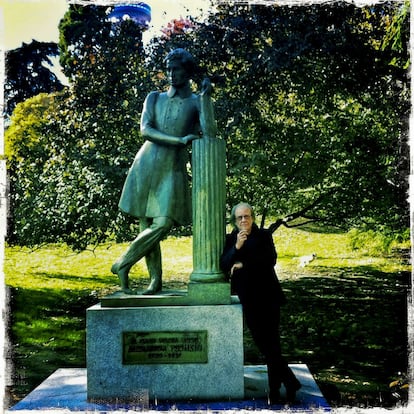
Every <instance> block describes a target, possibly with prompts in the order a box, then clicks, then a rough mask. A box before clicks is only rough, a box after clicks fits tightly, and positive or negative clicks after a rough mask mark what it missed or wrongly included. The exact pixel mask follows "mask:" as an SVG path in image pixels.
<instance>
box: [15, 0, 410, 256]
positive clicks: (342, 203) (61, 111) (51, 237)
mask: <svg viewBox="0 0 414 414" xmlns="http://www.w3.org/2000/svg"><path fill="white" fill-rule="evenodd" d="M400 6H401V4H398V3H396V2H390V3H380V4H376V5H372V6H366V7H356V6H355V5H353V4H349V3H347V2H341V3H337V4H335V5H332V4H325V3H324V4H318V5H315V4H314V5H307V6H296V7H293V6H292V7H288V6H277V5H269V6H259V5H248V4H240V3H235V4H232V3H222V2H220V3H219V4H218V5H217V7H216V8H215V9H212V11H211V14H210V15H209V16H208V19H207V20H206V21H204V22H191V25H189V26H191V28H189V29H188V30H187V29H186V28H185V27H182V28H181V29H180V30H171V31H169V32H168V36H161V37H160V38H158V39H155V40H154V41H153V42H152V44H151V45H150V47H149V48H148V52H147V53H145V52H144V51H143V49H142V44H141V41H140V39H141V37H140V32H139V30H137V28H136V27H135V26H134V25H133V22H130V21H126V22H124V23H123V24H121V25H120V26H117V27H113V26H111V25H110V24H109V22H108V21H107V19H106V16H107V14H108V11H110V8H106V7H103V8H102V7H98V6H87V7H79V6H76V5H71V7H70V9H69V11H68V14H67V15H66V16H65V18H64V20H62V23H61V26H60V29H61V40H60V49H61V51H62V56H61V62H62V64H63V65H64V71H65V73H66V75H67V76H68V78H69V79H70V81H71V86H70V88H68V89H67V90H66V91H65V93H63V94H62V95H61V96H59V98H58V99H57V98H55V100H54V103H53V105H52V108H51V112H48V111H46V113H47V116H46V118H45V119H46V121H45V125H44V126H42V128H45V129H44V130H43V129H42V133H43V131H45V132H44V133H47V139H46V138H42V139H39V142H41V143H43V142H45V143H46V144H45V145H46V148H45V152H44V153H45V154H48V158H47V157H46V158H45V162H44V163H43V165H42V168H40V167H39V170H38V176H37V178H35V175H34V174H32V173H31V172H30V171H31V170H30V168H31V167H30V168H29V166H30V165H31V163H36V160H35V152H31V151H28V150H27V148H25V147H24V146H23V147H22V151H26V159H25V163H24V164H21V168H20V167H16V168H15V169H11V171H10V173H11V176H12V179H13V180H15V181H14V182H15V183H19V185H20V187H19V190H18V191H17V192H16V193H15V194H12V208H13V210H16V215H15V217H14V232H13V235H14V240H13V241H14V242H15V243H20V244H35V243H39V242H50V241H66V242H67V243H69V244H70V245H72V246H73V247H75V248H79V249H81V248H85V247H86V246H87V245H88V244H90V243H98V242H100V241H103V240H106V239H107V238H108V237H113V236H114V235H117V236H119V237H120V238H121V239H122V238H124V237H125V238H129V237H130V235H128V230H129V229H130V227H129V225H130V222H128V223H127V222H126V218H125V217H123V216H122V215H120V214H119V213H118V207H117V203H118V200H119V195H120V191H121V189H122V185H123V182H124V178H125V175H126V172H127V170H128V168H129V166H130V164H131V161H132V159H133V156H134V155H135V153H136V150H137V148H138V147H139V146H140V144H141V140H142V138H141V137H140V135H139V131H138V123H139V116H140V111H141V106H142V102H143V100H144V97H145V96H146V94H147V93H148V92H149V91H150V90H152V89H160V88H162V87H163V86H164V85H165V78H164V77H163V75H161V71H160V70H159V69H158V68H161V67H162V66H163V59H164V57H165V53H166V52H167V51H168V50H169V49H171V48H173V47H178V46H179V47H185V48H187V49H188V50H189V51H190V52H191V53H192V54H193V55H194V56H195V57H196V58H198V59H199V61H200V62H202V63H203V64H202V65H201V67H200V72H199V74H198V76H197V77H196V79H195V81H196V83H197V82H200V81H201V79H202V77H203V76H205V75H209V76H210V77H211V78H212V80H213V82H214V83H215V97H216V105H215V109H216V116H217V121H218V126H219V128H218V130H219V131H220V133H221V134H222V136H223V138H225V139H226V141H227V150H228V154H227V162H228V177H227V187H228V188H227V190H228V191H227V192H228V203H229V204H230V205H231V204H235V203H236V202H238V201H240V200H246V201H249V202H251V203H252V204H253V205H254V206H255V207H256V211H258V212H263V213H264V215H266V216H270V217H275V218H276V222H275V223H273V224H272V225H271V226H270V227H271V229H272V230H273V231H274V230H276V229H277V227H278V226H279V225H293V224H294V223H295V224H301V223H303V222H305V221H308V220H311V221H321V222H323V223H328V224H333V225H338V226H343V227H344V228H345V229H348V228H350V227H352V226H355V225H361V224H362V223H365V224H366V225H367V226H370V227H372V228H376V229H384V228H389V229H390V230H393V231H395V230H396V231H398V230H401V229H405V227H406V226H407V224H408V206H407V180H406V177H404V176H403V174H401V171H406V170H407V167H408V157H407V147H406V145H404V143H405V142H406V138H407V128H406V121H405V119H406V118H407V117H408V113H409V108H410V106H409V99H408V98H409V88H408V74H407V71H406V69H404V65H396V64H395V62H396V60H395V58H397V60H398V62H404V61H405V60H406V57H408V53H407V50H406V45H404V44H403V43H401V49H398V50H396V49H395V48H392V47H391V48H390V47H386V46H384V45H386V42H385V41H384V39H387V36H388V35H389V31H388V30H389V28H390V27H393V25H392V24H391V23H390V22H393V21H394V20H395V19H396V18H397V16H398V19H399V22H400V23H399V26H398V27H399V28H400V37H402V38H403V37H404V36H405V35H406V33H408V20H407V18H406V17H405V18H402V17H401V16H403V14H401V13H400V12H401V8H400ZM190 20H191V19H190ZM173 27H175V26H173ZM25 128H29V126H28V125H25ZM25 168H28V169H29V172H28V174H26V172H25V171H24V169H25ZM31 180H33V182H32V181H31ZM34 180H36V182H34ZM21 183H24V185H22V184H21ZM39 183H41V186H40V187H39V186H38V184H39ZM32 188H34V189H35V191H34V192H33V191H32ZM38 189H39V190H38ZM31 195H33V197H32V196H31ZM17 209H21V211H24V213H25V214H21V215H20V216H19V215H18V214H20V213H17ZM26 214H27V215H26Z"/></svg>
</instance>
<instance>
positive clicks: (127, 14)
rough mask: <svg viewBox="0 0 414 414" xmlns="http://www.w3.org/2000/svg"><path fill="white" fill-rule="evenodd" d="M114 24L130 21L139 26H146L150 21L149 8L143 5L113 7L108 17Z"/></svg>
mask: <svg viewBox="0 0 414 414" xmlns="http://www.w3.org/2000/svg"><path fill="white" fill-rule="evenodd" d="M108 18H109V20H111V21H112V22H114V23H118V22H120V21H124V20H128V19H132V20H133V21H134V22H135V23H136V24H138V25H140V26H148V23H149V22H150V21H151V7H150V6H149V5H148V4H145V3H137V4H128V5H118V6H115V7H114V9H113V10H112V12H111V13H110V14H109V16H108Z"/></svg>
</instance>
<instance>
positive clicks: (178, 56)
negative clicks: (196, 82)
mask: <svg viewBox="0 0 414 414" xmlns="http://www.w3.org/2000/svg"><path fill="white" fill-rule="evenodd" d="M169 62H177V63H178V64H180V65H181V66H182V67H183V69H184V70H185V71H186V72H187V74H188V76H189V77H190V78H191V77H192V76H193V75H194V74H195V73H196V72H197V63H196V61H195V59H194V58H193V56H192V54H191V53H189V52H187V51H186V50H185V49H182V48H177V49H173V50H172V51H171V52H169V53H168V54H167V56H166V57H165V59H164V63H165V64H167V65H168V63H169Z"/></svg>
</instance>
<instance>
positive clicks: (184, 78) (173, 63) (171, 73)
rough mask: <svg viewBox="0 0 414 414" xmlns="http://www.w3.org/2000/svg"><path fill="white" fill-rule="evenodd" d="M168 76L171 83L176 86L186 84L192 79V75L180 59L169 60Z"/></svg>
mask: <svg viewBox="0 0 414 414" xmlns="http://www.w3.org/2000/svg"><path fill="white" fill-rule="evenodd" d="M167 77H168V81H169V83H170V85H171V86H174V87H176V88H180V87H182V86H185V85H186V84H187V83H188V81H189V80H190V76H189V75H188V73H187V71H186V70H185V69H184V67H183V65H182V64H181V62H179V61H178V60H169V61H168V62H167Z"/></svg>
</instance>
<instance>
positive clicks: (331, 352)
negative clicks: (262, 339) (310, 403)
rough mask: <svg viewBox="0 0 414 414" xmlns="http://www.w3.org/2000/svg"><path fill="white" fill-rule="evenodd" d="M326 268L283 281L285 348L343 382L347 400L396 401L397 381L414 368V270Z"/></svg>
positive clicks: (327, 378) (321, 375)
mask: <svg viewBox="0 0 414 414" xmlns="http://www.w3.org/2000/svg"><path fill="white" fill-rule="evenodd" d="M313 270H314V271H315V272H318V270H319V269H318V268H314V269H313ZM320 274H321V276H316V275H312V276H307V277H301V278H299V279H297V280H287V281H283V288H284V290H285V292H286V294H287V297H288V304H287V305H286V306H284V307H283V308H282V322H281V326H282V344H283V349H284V353H285V354H286V356H287V358H288V360H289V361H292V362H303V363H306V364H308V366H309V367H310V370H311V372H312V373H314V375H315V376H316V377H317V378H318V379H320V380H321V382H323V383H328V384H330V385H335V387H337V389H338V390H339V391H340V394H341V400H342V401H339V403H341V402H342V403H345V404H349V405H354V404H353V400H356V401H357V402H358V405H360V404H364V405H372V406H380V405H381V406H390V405H392V404H393V403H395V402H396V401H395V399H394V400H393V397H392V395H391V393H390V389H389V383H390V382H392V381H393V380H394V379H395V378H396V377H397V376H398V375H399V374H398V373H399V372H405V373H406V372H407V369H408V348H407V345H408V337H407V293H408V289H409V281H410V274H409V273H408V272H401V273H384V272H380V271H378V270H376V269H374V268H371V267H370V266H361V267H357V268H355V267H354V268H352V269H348V268H343V269H335V271H334V272H332V273H331V274H330V275H327V272H326V269H324V270H322V269H321V270H320ZM336 398H338V396H337V397H336ZM361 400H363V401H364V402H361ZM332 402H333V401H331V403H332Z"/></svg>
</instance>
